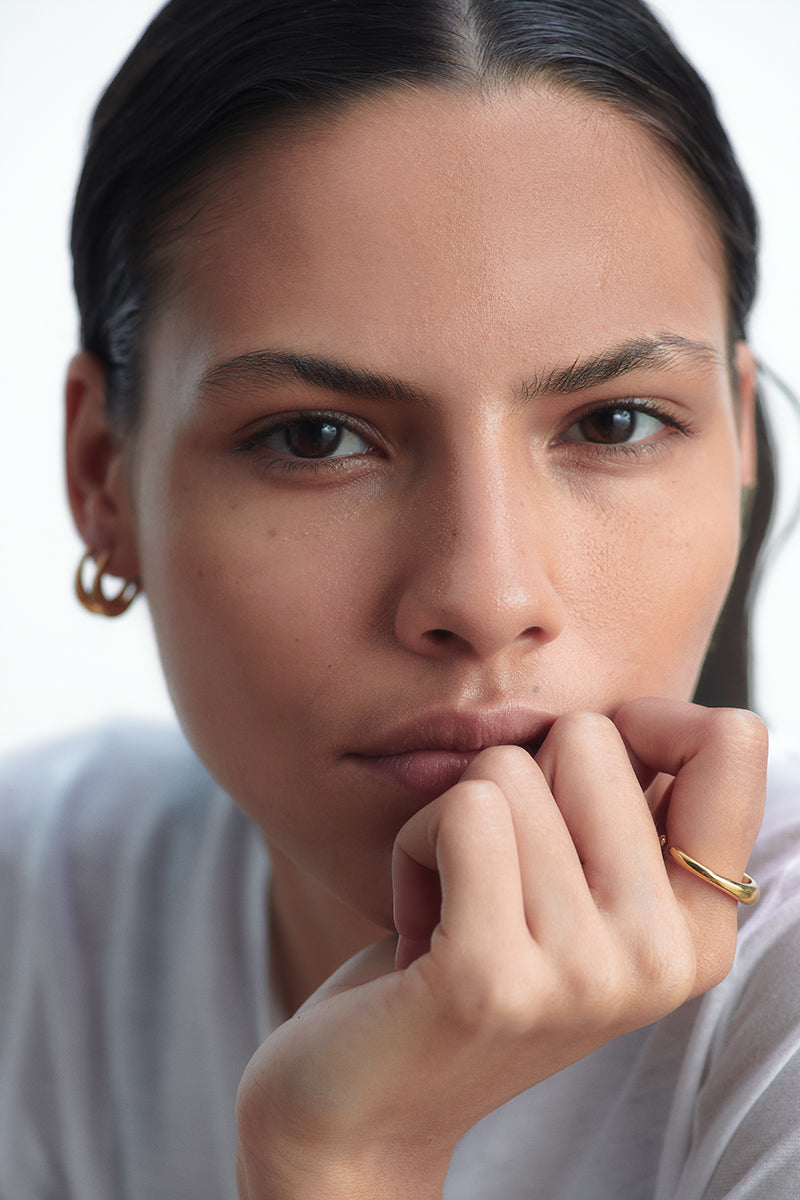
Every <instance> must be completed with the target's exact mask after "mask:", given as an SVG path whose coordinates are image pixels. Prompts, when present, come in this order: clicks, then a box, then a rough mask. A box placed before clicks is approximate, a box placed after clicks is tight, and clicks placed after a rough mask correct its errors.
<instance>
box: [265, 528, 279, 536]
mask: <svg viewBox="0 0 800 1200" xmlns="http://www.w3.org/2000/svg"><path fill="white" fill-rule="evenodd" d="M277 536H278V531H277V529H268V530H267V537H277Z"/></svg>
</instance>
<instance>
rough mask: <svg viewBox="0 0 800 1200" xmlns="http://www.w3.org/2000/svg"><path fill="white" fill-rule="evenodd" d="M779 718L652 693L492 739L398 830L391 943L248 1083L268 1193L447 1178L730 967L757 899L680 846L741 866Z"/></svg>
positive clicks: (435, 1182) (243, 1099)
mask: <svg viewBox="0 0 800 1200" xmlns="http://www.w3.org/2000/svg"><path fill="white" fill-rule="evenodd" d="M765 751H766V737H765V734H764V730H763V726H761V723H760V722H759V721H758V720H757V718H755V717H753V716H752V715H751V714H745V713H740V712H736V711H728V710H708V709H702V708H699V707H697V706H693V705H689V704H683V703H677V702H668V701H656V700H653V701H650V700H641V701H635V702H633V703H630V704H626V705H625V706H623V708H622V709H620V711H619V712H618V713H617V714H616V716H615V718H614V720H613V721H612V720H609V719H608V718H605V717H602V716H598V715H595V714H586V715H570V716H566V717H562V718H560V719H559V720H558V721H557V722H556V723H555V724H554V726H553V728H552V729H551V731H550V733H549V735H548V737H547V739H546V741H545V743H544V745H543V746H542V749H541V750H540V752H539V754H538V755H537V759H536V761H534V760H533V759H531V757H530V756H529V755H528V754H527V753H526V752H525V751H523V750H521V749H520V748H518V747H498V748H495V749H491V750H487V751H485V752H484V753H482V754H481V755H479V756H478V757H477V758H476V759H475V760H474V761H473V762H472V764H471V765H470V767H469V769H468V770H467V772H466V773H465V775H464V777H463V779H462V780H461V781H460V782H459V783H458V784H457V785H456V786H455V787H453V788H451V789H450V790H449V791H448V792H447V793H446V794H445V795H443V796H441V797H440V798H439V799H437V800H436V801H434V802H433V803H432V804H429V805H427V806H426V807H425V808H424V809H422V810H421V811H420V812H419V813H417V814H416V815H415V816H414V817H413V818H412V819H411V820H410V821H409V822H407V824H406V825H405V826H404V827H403V829H402V830H401V831H400V833H399V834H398V837H397V840H396V845H395V853H394V867H393V881H394V890H395V913H396V924H397V928H398V932H399V940H398V942H397V946H396V950H395V947H394V944H393V942H392V941H391V940H389V941H388V942H386V943H381V944H380V945H378V946H376V947H371V948H370V949H369V950H367V951H365V952H364V953H363V954H361V955H359V956H357V957H356V958H355V959H353V960H351V961H350V963H347V964H345V966H344V967H343V968H342V970H341V971H339V972H337V974H336V975H334V976H333V977H332V979H331V980H329V981H328V983H327V984H326V985H325V986H324V987H323V988H321V989H320V990H319V991H318V992H317V993H316V994H315V995H314V996H313V997H312V998H311V1000H310V1001H308V1003H307V1004H306V1005H305V1006H304V1007H303V1008H302V1009H301V1010H300V1012H299V1013H298V1014H297V1016H296V1017H295V1018H294V1019H293V1020H292V1021H289V1022H287V1023H286V1024H285V1025H284V1026H282V1027H281V1028H280V1029H279V1030H277V1031H276V1032H275V1033H274V1034H273V1035H272V1036H271V1037H270V1038H269V1039H268V1040H267V1042H265V1044H264V1045H263V1046H262V1047H261V1048H260V1050H259V1051H258V1052H257V1054H256V1055H255V1056H254V1058H253V1060H252V1061H251V1063H250V1065H249V1067H248V1069H247V1071H246V1072H245V1075H244V1077H243V1081H242V1086H241V1088H240V1094H239V1109H238V1115H239V1131H240V1153H239V1176H238V1178H239V1186H240V1194H241V1196H242V1197H243V1198H244V1197H247V1198H248V1200H261V1198H263V1197H267V1196H269V1197H271V1198H272V1200H278V1198H279V1197H283V1196H292V1197H293V1198H294V1200H300V1198H301V1197H312V1196H314V1197H316V1196H319V1197H322V1196H325V1197H326V1198H327V1200H332V1198H333V1197H336V1196H340V1195H341V1196H348V1197H350V1198H353V1197H357V1196H359V1195H364V1196H369V1197H370V1198H371V1200H375V1198H376V1197H385V1198H386V1200H389V1198H394V1197H411V1196H413V1197H415V1198H416V1197H420V1198H424V1197H434V1196H440V1195H441V1186H442V1182H443V1179H444V1175H445V1173H446V1171H447V1166H448V1164H449V1160H450V1156H451V1153H452V1150H453V1147H454V1146H455V1143H456V1141H457V1140H458V1138H459V1137H461V1136H462V1135H463V1133H464V1132H466V1130H467V1129H469V1128H470V1127H471V1126H472V1125H473V1124H475V1123H476V1122H477V1121H478V1120H479V1119H480V1118H481V1117H483V1116H484V1115H486V1114H487V1113H488V1112H490V1111H492V1110H493V1109H495V1108H497V1107H498V1106H499V1105H500V1104H502V1103H504V1102H505V1101H506V1100H508V1099H510V1098H511V1097H512V1096H514V1095H516V1094H518V1093H519V1092H521V1091H524V1090H525V1089H527V1088H529V1087H531V1086H533V1085H535V1084H536V1083H537V1082H539V1081H540V1080H542V1079H544V1078H546V1077H547V1076H549V1075H551V1074H553V1073H554V1072H556V1071H558V1070H560V1069H562V1068H563V1067H565V1066H567V1065H568V1064H569V1063H571V1062H574V1061H576V1060H577V1059H578V1058H581V1057H582V1056H584V1055H585V1054H587V1053H589V1052H591V1051H592V1050H594V1049H596V1048H597V1047H598V1046H600V1045H603V1044H604V1043H605V1042H607V1041H609V1040H611V1039H612V1038H614V1037H617V1036H619V1035H620V1034H622V1033H625V1032H628V1031H630V1030H632V1029H634V1028H638V1027H640V1026H642V1025H645V1024H648V1023H650V1022H651V1021H654V1020H656V1019H658V1018H659V1017H662V1016H664V1015H666V1014H667V1013H668V1012H670V1011H672V1010H673V1009H674V1008H676V1007H677V1006H678V1005H680V1004H682V1003H683V1002H684V1001H685V1000H686V999H688V998H689V997H691V996H693V995H696V994H698V993H700V992H702V991H704V990H706V989H707V988H709V987H711V986H713V985H714V984H715V983H716V982H718V981H719V980H720V979H721V978H722V977H723V976H724V975H725V973H726V972H727V970H728V969H729V967H730V963H731V959H732V955H733V949H734V946H735V936H736V910H737V906H736V904H735V902H733V901H732V900H731V899H730V898H728V897H726V896H724V895H722V894H721V893H719V892H717V891H715V890H714V889H712V888H710V887H709V886H708V885H707V884H704V883H702V882H701V881H700V880H698V879H696V878H695V877H693V876H691V875H689V874H687V873H686V872H685V871H683V870H681V868H679V867H677V866H676V865H674V864H672V863H669V864H668V865H665V863H664V859H663V856H662V853H661V848H660V845H659V840H658V833H657V830H656V824H655V822H654V820H653V815H652V814H651V811H650V808H649V806H648V803H647V799H646V796H645V792H644V791H643V785H644V786H645V787H647V786H649V785H650V784H651V783H652V781H653V780H654V778H655V777H656V776H657V775H658V773H659V772H665V773H667V774H668V775H670V776H673V777H674V779H673V782H672V783H671V784H670V786H669V788H668V789H667V791H666V792H664V789H663V788H661V789H660V791H661V793H662V798H661V802H660V805H659V808H658V813H657V816H658V820H659V821H660V822H663V823H665V825H666V832H667V835H668V837H669V840H670V842H673V843H674V844H676V845H678V846H680V847H681V848H683V849H685V850H686V851H687V852H688V853H690V854H692V855H693V856H694V857H697V858H698V859H700V861H703V862H707V863H708V864H709V865H713V867H714V869H715V870H717V871H719V872H720V873H722V874H726V875H730V876H732V877H734V878H739V877H741V875H742V873H743V872H744V869H745V867H746V862H747V858H748V856H749V853H750V850H751V847H752V843H753V841H754V838H755V835H756V832H757V829H758V825H759V822H760V816H761V807H762V803H763V793H764V767H765Z"/></svg>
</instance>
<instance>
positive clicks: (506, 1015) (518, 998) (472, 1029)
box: [448, 959, 541, 1038]
mask: <svg viewBox="0 0 800 1200" xmlns="http://www.w3.org/2000/svg"><path fill="white" fill-rule="evenodd" d="M536 990H537V991H541V980H539V981H538V984H537V989H536ZM533 994H534V992H533V991H532V989H531V988H530V986H529V985H528V981H527V979H526V975H525V972H524V971H520V969H519V964H518V963H514V964H510V963H499V962H494V963H492V964H488V963H487V962H486V960H485V959H483V960H481V961H471V962H467V963H464V964H462V969H461V970H460V971H459V974H458V987H457V988H455V989H454V991H453V994H452V997H451V1003H450V1005H449V1006H448V1010H449V1015H448V1020H450V1021H454V1022H455V1023H456V1025H457V1026H458V1027H459V1028H460V1029H461V1030H462V1031H468V1032H469V1033H470V1034H471V1035H473V1036H476V1035H477V1036H479V1037H483V1036H491V1037H492V1038H495V1037H497V1036H498V1034H499V1035H501V1036H502V1037H504V1038H506V1037H511V1038H514V1037H517V1036H519V1035H523V1034H524V1033H525V1032H526V1031H528V1030H529V1029H530V1027H531V1024H532V1020H533V1018H534V1014H533V1006H532V1003H531V997H532V995H533Z"/></svg>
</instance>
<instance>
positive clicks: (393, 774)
mask: <svg viewBox="0 0 800 1200" xmlns="http://www.w3.org/2000/svg"><path fill="white" fill-rule="evenodd" d="M479 753H480V751H479V750H464V751H461V750H409V751H407V752H406V753H404V754H386V755H382V756H380V757H376V758H372V757H362V756H361V755H360V754H356V755H353V756H352V757H353V761H355V762H357V763H359V764H360V765H361V766H363V767H364V768H366V770H368V771H370V772H371V773H372V774H374V775H377V776H378V778H379V779H380V780H381V781H382V782H383V783H384V785H385V786H389V787H392V788H393V789H397V788H401V789H402V790H403V791H405V792H414V793H415V794H416V795H417V796H420V797H423V798H424V799H426V800H434V799H435V798H436V797H437V796H441V795H442V793H443V792H446V791H447V790H448V788H451V787H453V786H454V784H456V783H458V781H459V779H460V778H461V776H462V775H463V774H464V772H465V771H466V769H467V767H468V766H469V764H470V763H471V762H472V760H473V758H476V757H477V756H478V754H479Z"/></svg>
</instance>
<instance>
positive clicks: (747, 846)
mask: <svg viewBox="0 0 800 1200" xmlns="http://www.w3.org/2000/svg"><path fill="white" fill-rule="evenodd" d="M614 723H615V724H616V726H617V728H618V729H619V730H620V733H621V734H622V737H623V738H624V740H625V742H626V743H627V744H628V746H629V747H630V748H631V749H632V751H633V752H634V753H635V754H636V755H637V756H638V757H639V758H640V759H641V760H642V761H644V762H646V763H647V764H648V765H650V766H652V767H653V768H655V769H658V770H661V771H666V772H668V773H669V774H670V775H673V776H675V779H674V783H673V785H672V787H671V789H670V795H669V806H668V810H667V814H666V825H667V829H666V832H667V836H668V839H669V842H670V843H672V844H675V845H677V846H678V847H679V848H680V849H682V850H684V851H685V852H686V853H687V854H690V855H691V856H692V857H693V858H696V859H698V860H699V861H701V862H703V861H705V860H704V858H703V855H706V856H711V859H712V861H711V862H710V863H709V865H711V866H713V868H714V870H716V871H718V872H719V874H723V875H729V876H731V877H733V878H740V877H741V874H742V873H743V872H744V870H745V868H746V866H747V859H748V858H749V856H750V852H751V850H752V847H753V843H754V842H755V838H756V835H757V833H758V829H759V827H760V824H761V817H762V814H763V807H764V797H765V794H766V757H767V734H766V729H765V727H764V725H763V723H762V722H761V721H760V720H759V718H758V717H756V716H754V714H753V713H749V712H745V711H743V710H740V709H711V708H703V707H701V706H700V705H694V704H687V703H683V702H681V701H672V700H636V701H633V702H631V703H629V704H626V705H624V706H623V707H622V708H621V709H620V710H619V712H618V713H617V714H616V715H615V717H614Z"/></svg>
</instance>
